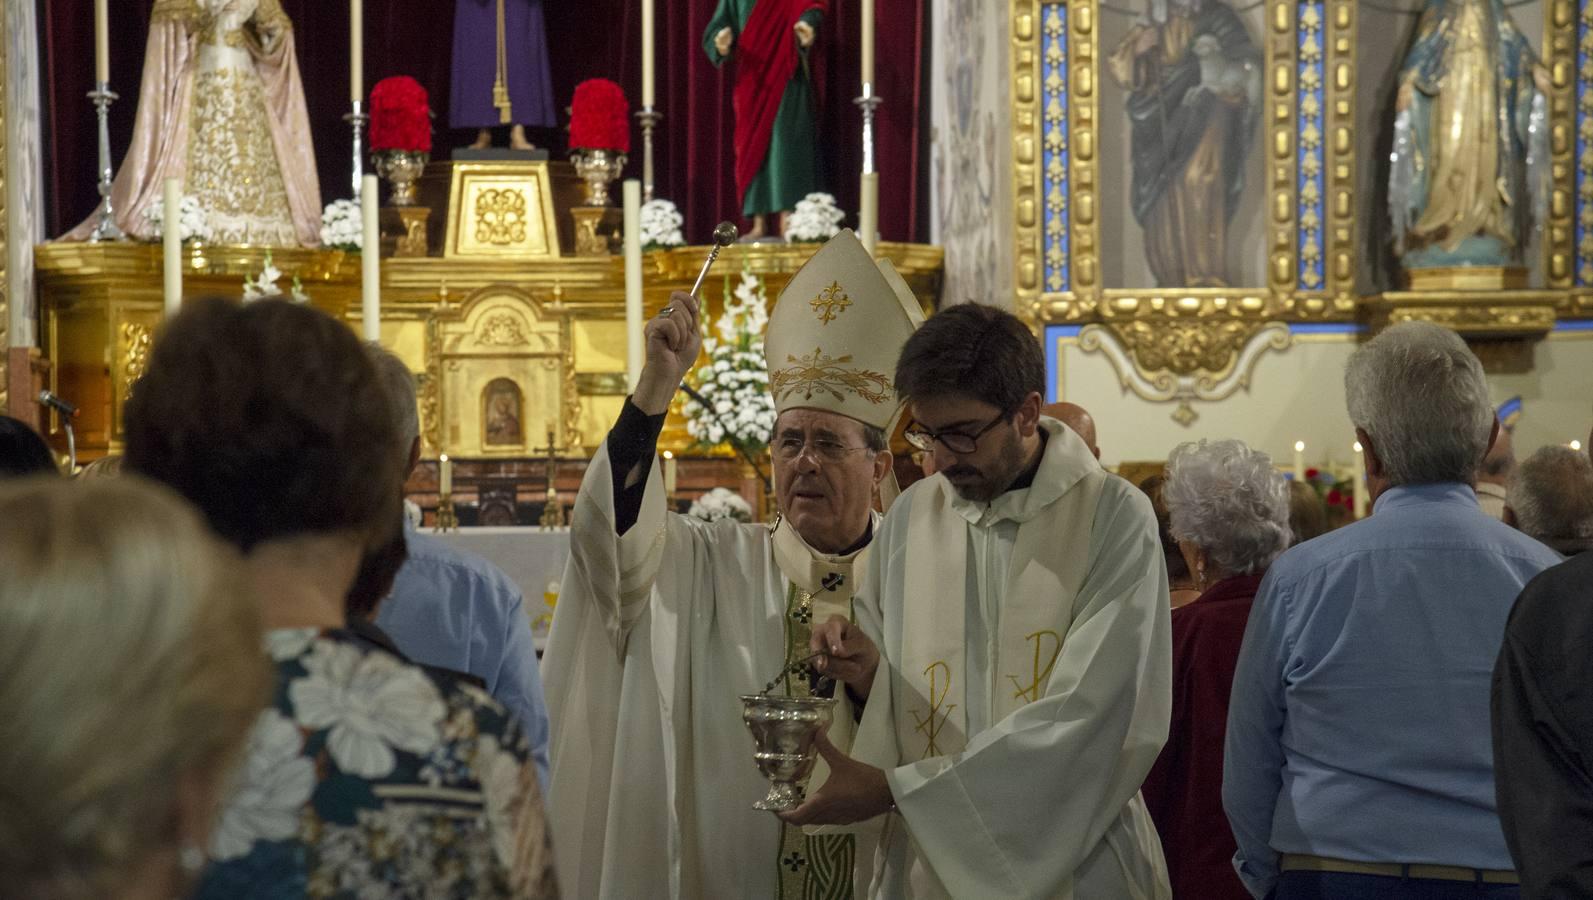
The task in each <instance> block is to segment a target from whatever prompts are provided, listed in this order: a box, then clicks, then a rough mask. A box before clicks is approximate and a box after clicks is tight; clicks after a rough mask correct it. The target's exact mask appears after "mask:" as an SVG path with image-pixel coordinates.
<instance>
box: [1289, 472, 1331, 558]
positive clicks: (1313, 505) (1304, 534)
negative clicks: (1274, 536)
mask: <svg viewBox="0 0 1593 900" xmlns="http://www.w3.org/2000/svg"><path fill="white" fill-rule="evenodd" d="M1327 532H1328V521H1327V509H1326V504H1324V503H1323V502H1322V495H1321V494H1318V493H1317V492H1316V488H1314V487H1312V486H1311V485H1309V484H1307V483H1305V482H1303V481H1290V482H1289V546H1291V547H1293V546H1294V545H1295V544H1303V543H1305V542H1306V541H1309V540H1310V539H1312V538H1314V537H1320V536H1321V535H1324V534H1327Z"/></svg>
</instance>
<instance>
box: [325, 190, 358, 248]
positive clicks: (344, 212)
mask: <svg viewBox="0 0 1593 900" xmlns="http://www.w3.org/2000/svg"><path fill="white" fill-rule="evenodd" d="M364 245H365V224H364V222H363V220H362V219H361V218H360V205H359V204H358V203H355V202H354V201H353V200H333V201H332V202H331V203H328V204H327V205H326V209H324V210H322V211H321V246H323V247H327V248H331V249H334V250H358V249H360V248H361V247H363V246H364Z"/></svg>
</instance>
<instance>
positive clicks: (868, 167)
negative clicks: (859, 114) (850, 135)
mask: <svg viewBox="0 0 1593 900" xmlns="http://www.w3.org/2000/svg"><path fill="white" fill-rule="evenodd" d="M852 102H853V103H855V104H857V106H858V108H859V109H861V110H863V174H864V175H867V174H869V173H871V172H873V171H874V110H876V109H878V108H879V105H880V104H881V103H884V102H885V101H884V100H881V99H880V98H879V97H877V96H875V94H874V84H873V82H868V81H865V82H863V96H861V97H855V98H853V100H852Z"/></svg>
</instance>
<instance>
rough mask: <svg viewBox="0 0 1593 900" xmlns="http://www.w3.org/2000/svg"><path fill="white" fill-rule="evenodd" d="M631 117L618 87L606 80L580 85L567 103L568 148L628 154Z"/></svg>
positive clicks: (623, 92) (594, 79) (621, 89)
mask: <svg viewBox="0 0 1593 900" xmlns="http://www.w3.org/2000/svg"><path fill="white" fill-rule="evenodd" d="M630 113H631V110H630V104H629V103H628V102H626V100H625V90H624V89H623V88H621V87H620V86H619V85H617V84H615V83H614V82H612V81H609V80H608V79H607V78H589V79H587V80H586V81H583V82H581V83H580V84H578V85H576V86H575V99H574V100H572V101H571V102H570V148H571V149H575V150H613V151H615V152H618V153H629V152H631V118H630Z"/></svg>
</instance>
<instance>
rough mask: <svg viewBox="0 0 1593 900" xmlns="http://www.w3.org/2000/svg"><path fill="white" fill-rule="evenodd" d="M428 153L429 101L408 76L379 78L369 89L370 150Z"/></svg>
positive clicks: (429, 142) (429, 147) (375, 151)
mask: <svg viewBox="0 0 1593 900" xmlns="http://www.w3.org/2000/svg"><path fill="white" fill-rule="evenodd" d="M383 150H400V151H403V152H406V153H430V152H431V103H430V99H429V98H428V97H427V96H426V89H425V88H423V87H421V86H420V82H418V81H416V80H415V79H413V78H410V77H409V76H408V75H397V76H394V77H392V78H383V79H382V80H381V81H378V82H376V86H375V87H373V88H371V151H372V152H373V153H380V152H382V151H383Z"/></svg>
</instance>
